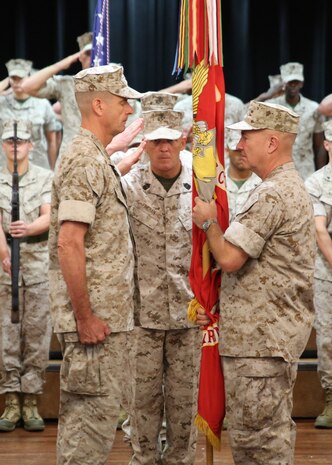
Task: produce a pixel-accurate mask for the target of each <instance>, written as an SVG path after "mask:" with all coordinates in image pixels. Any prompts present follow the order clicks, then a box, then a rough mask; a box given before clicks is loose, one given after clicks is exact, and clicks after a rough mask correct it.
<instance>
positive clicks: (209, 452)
mask: <svg viewBox="0 0 332 465" xmlns="http://www.w3.org/2000/svg"><path fill="white" fill-rule="evenodd" d="M205 446H206V465H213V446H212V444H211V442H210V441H209V438H208V437H207V436H206V438H205Z"/></svg>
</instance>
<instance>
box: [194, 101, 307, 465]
mask: <svg viewBox="0 0 332 465" xmlns="http://www.w3.org/2000/svg"><path fill="white" fill-rule="evenodd" d="M297 125H298V116H297V115H296V114H295V113H294V112H290V111H289V110H288V109H287V108H285V107H281V106H280V107H278V106H273V105H271V104H267V103H259V102H254V101H253V102H251V103H250V105H249V110H248V113H247V115H246V117H245V119H244V121H242V122H240V123H237V124H233V125H231V126H230V129H238V130H242V135H243V136H242V138H241V140H240V142H239V144H238V149H239V150H240V151H243V153H244V156H246V157H247V160H248V162H247V165H248V167H249V168H251V169H253V170H254V171H255V172H256V174H257V175H259V176H260V177H261V178H262V180H263V181H262V183H261V184H260V185H259V186H258V187H256V189H255V190H254V191H253V192H252V194H251V195H250V197H249V198H248V200H247V202H246V203H245V205H244V206H243V208H242V210H241V211H240V212H239V213H238V215H237V216H236V218H235V220H234V221H233V222H232V223H231V225H230V226H229V228H228V229H227V230H226V232H225V235H223V234H222V232H221V230H220V228H219V226H218V225H217V224H214V223H211V225H210V227H209V228H208V229H206V230H207V237H208V240H209V245H210V248H211V250H212V252H213V254H214V256H215V258H216V260H217V261H218V263H219V265H220V266H221V268H222V269H223V271H224V273H223V280H222V291H221V294H220V318H221V322H220V326H221V328H222V329H221V333H220V353H221V355H222V358H223V367H224V377H225V389H226V414H227V419H228V424H227V429H228V432H229V437H230V444H231V448H232V453H233V458H234V463H235V464H236V465H254V464H255V465H267V464H268V465H292V464H293V463H294V445H295V423H294V422H293V421H292V418H291V413H292V391H293V387H294V383H295V379H296V373H297V361H298V359H299V357H300V355H301V353H302V351H303V350H304V348H305V345H306V343H307V340H308V338H309V335H310V331H311V327H312V321H313V316H314V311H313V273H314V260H315V237H314V219H313V209H312V205H311V201H310V198H309V195H308V194H307V192H306V191H305V188H304V184H303V181H302V180H301V178H300V177H299V174H298V173H297V171H296V169H295V167H294V163H293V162H292V161H291V147H292V143H293V141H294V139H295V134H296V130H297ZM256 129H260V130H259V131H256ZM257 147H268V148H267V149H266V150H259V151H257ZM271 147H273V148H271ZM215 215H216V210H215V208H214V207H213V204H212V205H211V204H206V203H204V202H202V201H200V200H197V205H196V207H195V208H194V213H193V218H194V221H195V223H196V224H197V225H198V226H199V227H202V226H203V225H204V221H206V220H207V219H208V218H215ZM205 318H206V317H205ZM198 322H199V323H202V321H201V320H200V317H198Z"/></svg>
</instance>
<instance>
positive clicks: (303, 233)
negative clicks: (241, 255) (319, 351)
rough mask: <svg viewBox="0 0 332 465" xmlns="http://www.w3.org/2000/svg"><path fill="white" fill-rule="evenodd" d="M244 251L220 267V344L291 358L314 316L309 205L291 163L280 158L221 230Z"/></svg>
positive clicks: (232, 350) (243, 352)
mask: <svg viewBox="0 0 332 465" xmlns="http://www.w3.org/2000/svg"><path fill="white" fill-rule="evenodd" d="M224 237H225V239H226V240H227V241H229V242H230V243H232V244H234V245H235V246H237V247H240V248H242V249H243V250H244V251H245V252H246V253H247V254H248V255H249V259H248V260H247V261H246V263H245V264H244V265H243V266H242V268H241V269H240V270H238V271H234V272H233V273H224V274H223V285H222V292H221V294H220V318H221V321H220V324H221V328H222V331H221V333H220V352H221V354H222V355H224V356H232V357H281V358H283V359H284V360H285V361H287V362H296V361H297V360H298V358H299V357H300V355H301V354H302V352H303V350H304V348H305V345H306V342H307V339H308V337H309V334H310V331H311V327H312V322H313V317H314V309H313V275H314V262H315V252H316V244H315V225H314V218H313V208H312V204H311V200H310V198H309V195H308V194H307V192H306V191H305V188H304V184H303V181H302V180H301V179H300V177H299V175H298V173H297V171H296V170H295V167H294V164H293V163H286V164H284V165H282V166H279V167H278V168H276V169H275V170H273V171H272V173H270V175H269V176H268V177H267V178H266V179H265V180H264V182H262V183H261V184H260V185H259V186H257V187H256V189H255V190H254V191H253V192H252V193H251V195H250V196H249V198H248V200H247V202H246V203H245V205H244V206H243V208H242V210H241V211H240V212H239V213H238V215H237V217H236V221H233V223H231V225H230V226H229V228H228V229H227V231H226V233H225V236H224Z"/></svg>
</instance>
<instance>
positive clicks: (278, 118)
mask: <svg viewBox="0 0 332 465" xmlns="http://www.w3.org/2000/svg"><path fill="white" fill-rule="evenodd" d="M299 119H300V117H299V115H298V114H296V113H294V112H293V111H292V110H289V109H288V108H286V107H284V106H282V105H277V104H276V103H267V102H256V101H255V100H252V101H251V102H250V104H249V108H248V111H247V114H246V115H245V117H244V120H243V121H240V122H239V123H235V124H231V125H230V126H227V127H228V128H229V129H238V130H241V131H252V130H258V129H272V130H275V131H279V132H290V133H292V134H297V131H298V125H299Z"/></svg>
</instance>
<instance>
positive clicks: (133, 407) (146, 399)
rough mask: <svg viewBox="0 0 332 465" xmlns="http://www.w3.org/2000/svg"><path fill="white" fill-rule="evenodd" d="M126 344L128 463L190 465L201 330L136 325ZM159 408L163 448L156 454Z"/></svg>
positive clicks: (194, 445)
mask: <svg viewBox="0 0 332 465" xmlns="http://www.w3.org/2000/svg"><path fill="white" fill-rule="evenodd" d="M130 346H131V349H130V371H131V381H132V384H131V386H130V388H131V392H129V395H130V397H129V402H128V407H129V414H130V422H131V444H132V448H133V452H134V454H133V457H132V460H131V464H132V465H143V464H144V465H155V464H159V463H162V464H165V465H180V464H188V465H190V464H193V463H194V459H195V451H196V438H197V431H196V428H195V426H194V419H195V416H196V413H197V393H198V374H199V364H200V351H201V333H200V331H199V330H198V328H190V329H180V330H167V331H163V330H155V329H145V328H135V329H134V331H133V332H132V334H131V335H130ZM127 394H128V393H127ZM164 409H165V415H166V448H165V449H164V451H163V452H162V456H161V457H160V453H161V452H160V447H158V436H159V432H160V431H161V426H162V420H163V414H164Z"/></svg>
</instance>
